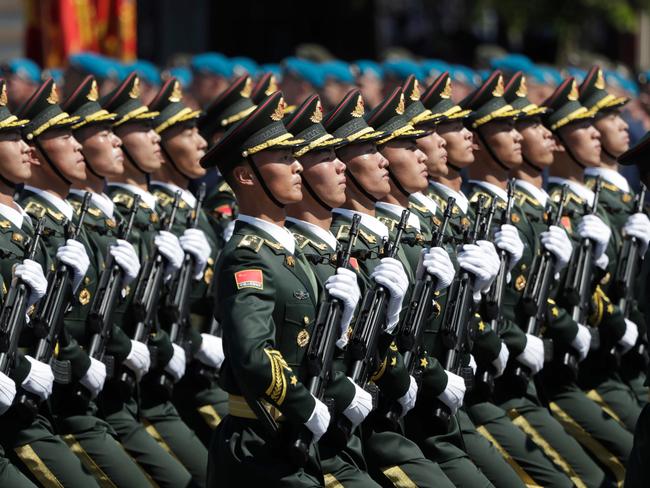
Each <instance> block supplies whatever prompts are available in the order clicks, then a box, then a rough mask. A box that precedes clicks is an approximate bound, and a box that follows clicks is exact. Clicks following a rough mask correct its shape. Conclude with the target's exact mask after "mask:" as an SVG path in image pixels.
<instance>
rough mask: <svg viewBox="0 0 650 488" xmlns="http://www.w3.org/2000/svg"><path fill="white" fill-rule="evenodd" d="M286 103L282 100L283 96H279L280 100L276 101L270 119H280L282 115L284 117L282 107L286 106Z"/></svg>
mask: <svg viewBox="0 0 650 488" xmlns="http://www.w3.org/2000/svg"><path fill="white" fill-rule="evenodd" d="M286 106H287V104H286V103H285V101H284V98H280V101H279V102H278V106H277V107H276V108H275V111H274V112H273V114H271V120H275V121H278V120H282V117H284V109H285V108H286Z"/></svg>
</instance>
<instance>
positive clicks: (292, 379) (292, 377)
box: [289, 374, 298, 386]
mask: <svg viewBox="0 0 650 488" xmlns="http://www.w3.org/2000/svg"><path fill="white" fill-rule="evenodd" d="M289 381H291V385H292V386H296V385H297V384H298V378H296V376H295V375H293V374H292V375H291V378H289Z"/></svg>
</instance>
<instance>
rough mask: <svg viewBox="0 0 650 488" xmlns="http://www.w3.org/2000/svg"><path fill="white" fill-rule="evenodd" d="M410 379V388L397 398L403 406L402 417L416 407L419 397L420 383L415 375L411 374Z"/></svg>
mask: <svg viewBox="0 0 650 488" xmlns="http://www.w3.org/2000/svg"><path fill="white" fill-rule="evenodd" d="M409 379H410V380H411V383H410V384H409V389H408V390H407V391H406V393H404V395H402V396H401V397H400V398H398V399H397V403H399V404H400V405H401V406H402V414H401V415H400V416H401V417H404V415H406V414H407V413H408V412H409V411H410V410H411V409H412V408H413V407H415V400H417V397H418V384H417V382H416V381H415V378H413V376H409Z"/></svg>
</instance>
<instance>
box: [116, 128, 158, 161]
mask: <svg viewBox="0 0 650 488" xmlns="http://www.w3.org/2000/svg"><path fill="white" fill-rule="evenodd" d="M115 134H116V135H117V136H118V137H119V138H120V139H121V140H122V144H123V146H124V148H125V149H126V150H127V151H128V153H129V155H130V156H131V157H132V158H133V159H135V161H136V163H137V165H138V167H139V168H141V169H142V170H143V171H145V172H147V173H152V172H154V171H156V170H157V169H160V166H162V164H163V158H162V154H161V150H160V136H159V135H158V134H156V132H155V131H154V130H153V129H152V128H151V126H150V125H149V124H147V123H144V122H136V123H133V124H128V123H127V124H125V125H123V126H120V127H116V128H115Z"/></svg>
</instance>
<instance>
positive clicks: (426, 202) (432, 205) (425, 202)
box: [411, 192, 438, 215]
mask: <svg viewBox="0 0 650 488" xmlns="http://www.w3.org/2000/svg"><path fill="white" fill-rule="evenodd" d="M411 196H412V197H413V198H414V199H415V200H417V201H418V203H419V204H420V205H422V206H424V207H426V208H427V210H428V211H429V212H431V213H432V214H433V215H435V214H436V211H437V210H438V205H436V202H434V201H433V200H431V199H430V198H429V197H428V196H426V195H425V194H424V193H422V192H416V193H411Z"/></svg>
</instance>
